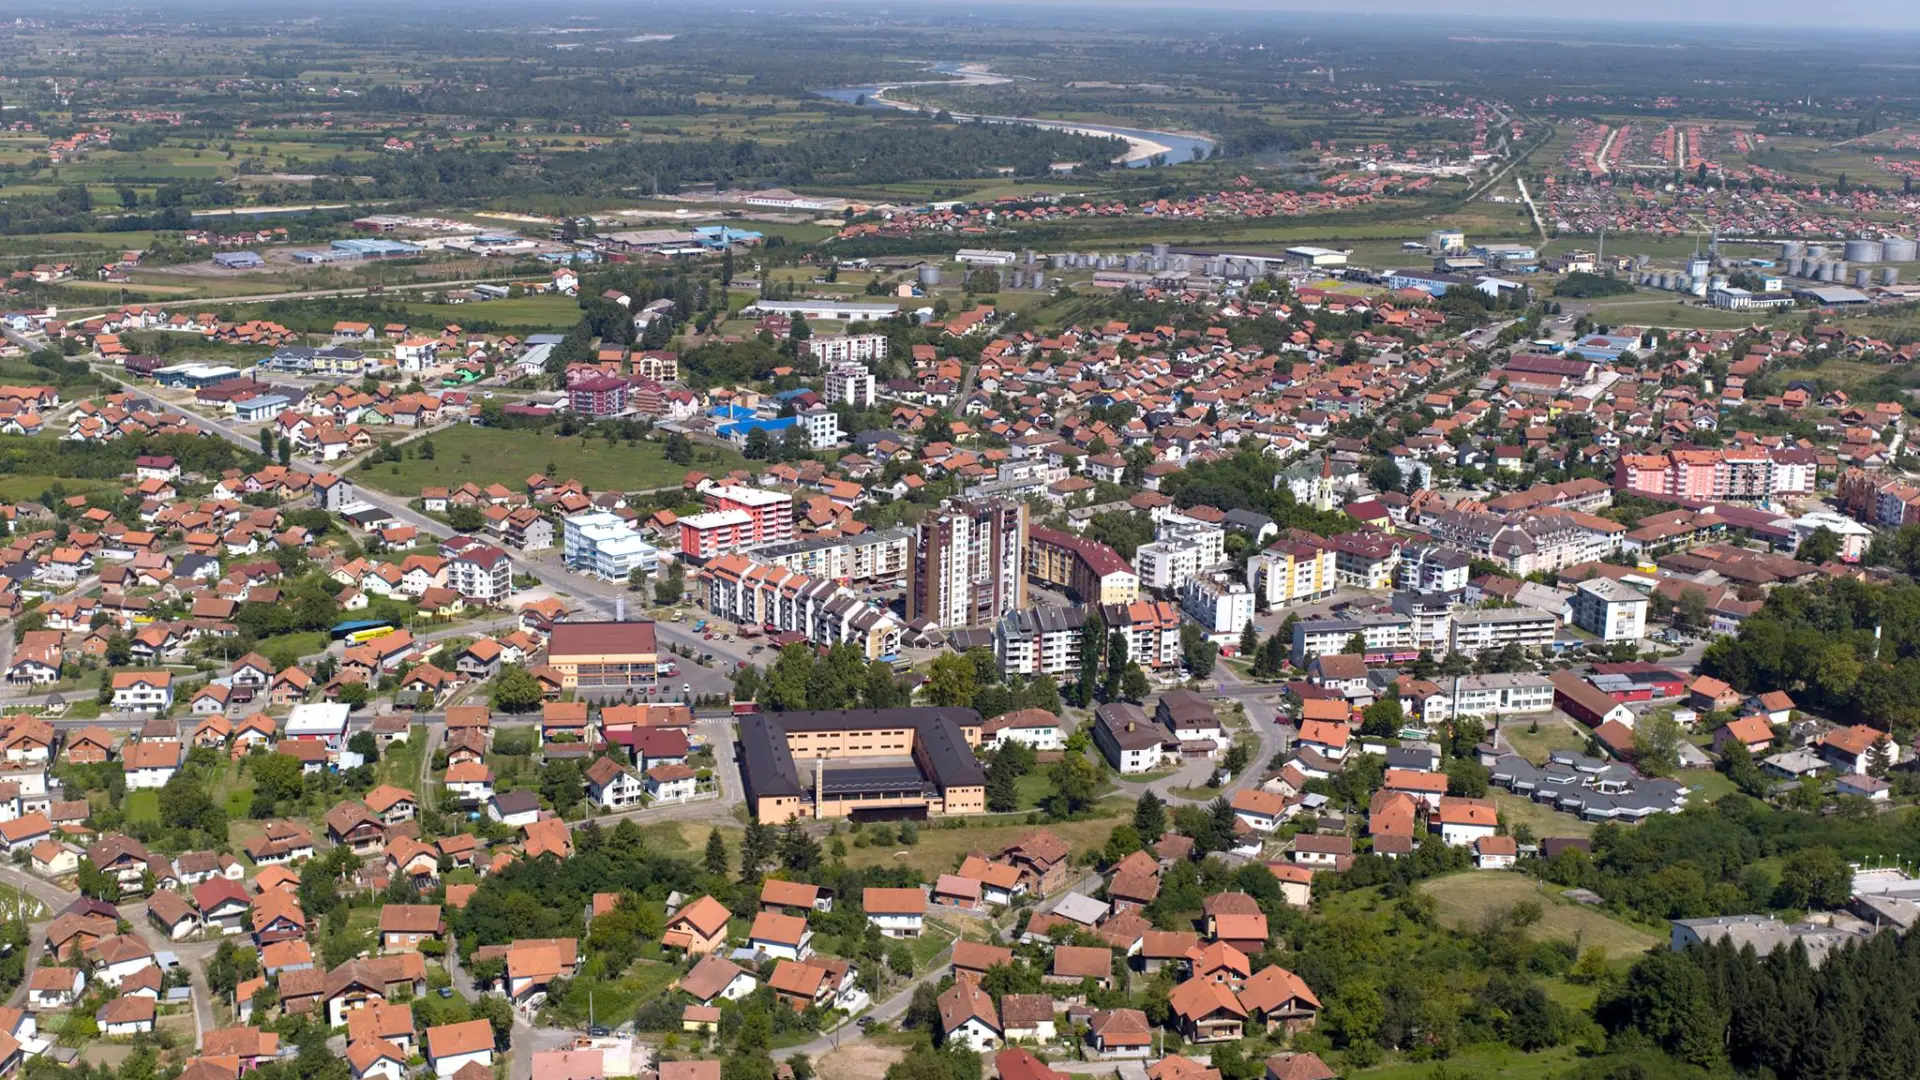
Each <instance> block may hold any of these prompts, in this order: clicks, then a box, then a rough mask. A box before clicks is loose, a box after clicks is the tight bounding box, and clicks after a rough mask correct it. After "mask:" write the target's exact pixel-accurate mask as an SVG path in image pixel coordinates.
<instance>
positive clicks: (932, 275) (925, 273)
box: [920, 264, 940, 285]
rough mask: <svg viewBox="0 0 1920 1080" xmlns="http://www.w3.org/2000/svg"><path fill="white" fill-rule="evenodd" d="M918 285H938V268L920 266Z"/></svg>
mask: <svg viewBox="0 0 1920 1080" xmlns="http://www.w3.org/2000/svg"><path fill="white" fill-rule="evenodd" d="M920 284H922V285H938V284H940V268H939V267H937V266H933V265H931V264H929V265H926V266H922V267H921V268H920Z"/></svg>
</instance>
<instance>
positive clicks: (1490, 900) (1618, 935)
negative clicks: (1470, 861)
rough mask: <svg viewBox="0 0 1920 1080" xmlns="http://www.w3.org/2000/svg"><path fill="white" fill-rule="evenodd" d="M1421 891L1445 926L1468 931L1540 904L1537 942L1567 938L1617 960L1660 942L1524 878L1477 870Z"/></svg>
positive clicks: (1440, 880)
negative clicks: (1499, 911) (1507, 910)
mask: <svg viewBox="0 0 1920 1080" xmlns="http://www.w3.org/2000/svg"><path fill="white" fill-rule="evenodd" d="M1420 888H1421V889H1422V890H1424V891H1425V892H1426V893H1427V894H1428V895H1429V896H1432V897H1433V898H1434V900H1435V901H1437V902H1438V903H1439V905H1440V918H1441V920H1442V921H1443V922H1446V923H1448V924H1450V925H1453V926H1456V927H1461V928H1465V929H1469V930H1471V929H1474V928H1475V927H1477V926H1478V925H1479V923H1480V919H1481V917H1482V916H1483V915H1485V914H1486V913H1487V912H1489V911H1492V910H1494V909H1496V908H1502V907H1511V906H1512V905H1514V904H1517V903H1519V902H1521V901H1523V900H1537V901H1539V903H1540V907H1541V910H1542V914H1541V918H1540V921H1539V922H1538V923H1536V924H1535V925H1534V927H1533V930H1532V933H1533V936H1535V937H1537V938H1545V939H1549V940H1551V939H1556V938H1560V939H1566V940H1569V941H1572V942H1575V943H1576V944H1578V945H1579V946H1580V947H1581V948H1583V949H1584V948H1586V947H1587V946H1590V945H1598V946H1600V947H1601V948H1604V949H1606V950H1607V955H1608V956H1609V957H1614V958H1618V957H1624V956H1631V955H1633V954H1635V953H1640V952H1645V951H1646V950H1648V949H1650V948H1653V947H1654V946H1656V945H1658V944H1660V943H1661V938H1660V936H1659V935H1657V934H1654V933H1653V932H1651V931H1648V930H1642V929H1640V928H1639V927H1636V926H1630V925H1628V924H1627V923H1624V922H1620V921H1619V920H1617V919H1613V918H1609V917H1608V916H1606V915H1603V914H1601V913H1600V912H1598V911H1595V910H1594V909H1592V908H1589V907H1586V906H1583V905H1581V904H1576V903H1573V902H1572V901H1569V900H1563V899H1561V898H1560V896H1559V894H1558V893H1556V892H1555V891H1553V890H1552V889H1551V888H1549V887H1547V886H1543V885H1541V884H1540V883H1539V882H1537V881H1535V880H1534V879H1532V878H1530V877H1527V876H1525V875H1523V874H1516V873H1509V872H1504V871H1498V870H1476V871H1469V872H1467V873H1461V874H1449V875H1448V876H1446V877H1443V878H1436V879H1434V880H1432V881H1429V882H1427V883H1426V884H1424V885H1422V886H1420Z"/></svg>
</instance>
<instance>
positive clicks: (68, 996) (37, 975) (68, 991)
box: [27, 967, 87, 1009]
mask: <svg viewBox="0 0 1920 1080" xmlns="http://www.w3.org/2000/svg"><path fill="white" fill-rule="evenodd" d="M86 987H87V977H86V976H85V975H83V974H81V972H80V969H79V968H69V967H42V968H35V969H34V971H33V975H32V977H31V978H30V979H29V980H28V982H27V1004H29V1005H31V1006H33V1007H34V1008H36V1009H64V1008H66V1007H67V1006H69V1005H71V1004H73V1003H74V1002H76V1001H78V1000H80V993H81V991H83V990H85V989H86Z"/></svg>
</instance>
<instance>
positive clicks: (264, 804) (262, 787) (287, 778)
mask: <svg viewBox="0 0 1920 1080" xmlns="http://www.w3.org/2000/svg"><path fill="white" fill-rule="evenodd" d="M246 762H247V770H248V771H249V772H251V773H252V774H253V810H254V811H255V812H260V811H261V810H262V809H263V808H265V809H266V810H267V811H268V812H271V810H272V808H273V807H275V806H281V805H283V804H286V803H291V802H294V801H296V800H298V799H299V798H300V797H301V795H302V794H304V793H305V790H306V777H305V775H304V774H303V772H302V767H301V765H300V759H299V758H296V757H293V756H292V755H289V754H254V755H252V756H250V757H248V758H247V759H246Z"/></svg>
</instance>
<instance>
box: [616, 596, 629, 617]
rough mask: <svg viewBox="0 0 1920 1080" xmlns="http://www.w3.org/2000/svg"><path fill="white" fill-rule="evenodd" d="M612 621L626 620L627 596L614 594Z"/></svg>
mask: <svg viewBox="0 0 1920 1080" xmlns="http://www.w3.org/2000/svg"><path fill="white" fill-rule="evenodd" d="M613 621H614V622H626V621H627V598H626V597H624V596H616V597H614V598H613Z"/></svg>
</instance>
